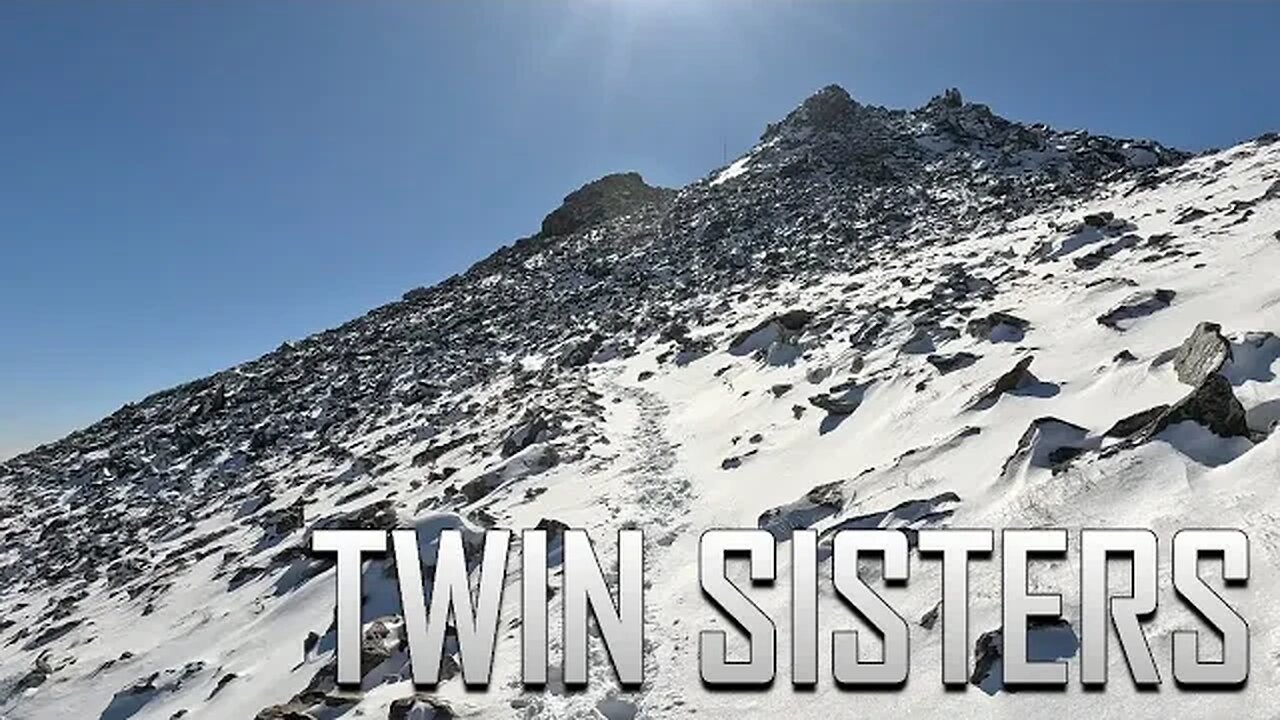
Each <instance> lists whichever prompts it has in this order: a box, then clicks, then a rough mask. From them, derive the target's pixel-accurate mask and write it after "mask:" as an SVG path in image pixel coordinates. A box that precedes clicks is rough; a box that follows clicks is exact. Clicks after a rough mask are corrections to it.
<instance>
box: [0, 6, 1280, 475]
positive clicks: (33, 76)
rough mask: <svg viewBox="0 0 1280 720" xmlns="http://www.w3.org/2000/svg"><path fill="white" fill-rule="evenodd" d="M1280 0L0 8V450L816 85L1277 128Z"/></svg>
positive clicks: (271, 337) (1195, 133)
mask: <svg viewBox="0 0 1280 720" xmlns="http://www.w3.org/2000/svg"><path fill="white" fill-rule="evenodd" d="M1277 29H1280V4H1276V3H1264V2H1249V3H1236V4H1231V3H1223V2H1205V3H1191V2H1172V3H1168V4H1158V3H1155V2H1133V3H1124V4H1122V3H1117V2H1076V3H1066V2H1063V3H1045V2H1011V3H1004V4H987V3H977V2H958V1H955V0H950V1H947V2H938V3H929V4H925V3H901V2H886V3H880V4H877V3H871V2H858V1H854V2H845V3H823V2H818V1H817V0H810V1H807V2H792V3H787V4H782V3H766V2H747V1H738V2H728V1H720V2H713V1H711V0H696V1H695V0H679V1H677V0H614V1H612V2H609V1H606V0H577V1H574V2H567V1H561V2H553V1H551V0H539V1H537V2H525V1H523V0H521V1H514V0H513V1H511V2H502V3H499V2H480V1H475V0H472V1H468V2H463V1H462V0H458V1H455V2H434V1H431V0H419V1H416V2H403V3H402V2H390V1H388V0H380V1H378V2H365V1H363V0H362V1H359V2H356V1H352V2H347V3H337V2H325V1H319V2H281V1H277V2H269V3H268V2H261V3H252V4H251V3H248V2H230V1H225V0H218V1H217V2H213V1H207V2H143V1H134V2H98V1H95V2H84V3H72V2H57V3H49V2H44V1H43V0H39V1H24V0H6V2H4V3H0V164H2V165H0V167H2V169H0V457H3V456H5V455H8V454H11V453H13V452H15V451H18V450H21V449H24V448H27V447H30V446H32V445H34V444H36V443H38V442H41V441H45V440H49V439H54V438H56V437H59V436H61V435H62V434H64V433H65V432H67V431H70V430H72V429H74V428H76V427H79V426H82V425H85V424H88V423H90V422H92V421H94V420H96V419H97V418H99V417H101V416H103V415H105V414H107V413H109V412H110V411H112V410H114V409H115V408H117V407H119V406H120V405H121V404H123V403H124V402H126V401H129V400H134V399H138V398H140V397H142V396H143V395H145V394H147V393H149V392H152V391H155V390H158V389H162V388H164V387H168V386H171V385H173V384H176V383H179V382H183V381H186V380H189V379H193V378H195V377H199V376H202V375H205V374H208V373H210V372H213V371H216V370H219V369H222V368H224V367H227V366H229V365H232V364H235V363H237V362H240V361H243V360H247V359H250V358H253V357H256V356H257V355H259V354H261V353H263V352H266V351H269V350H271V349H273V348H274V347H276V346H277V345H279V344H280V342H281V341H283V340H286V339H291V338H299V337H302V336H305V335H307V334H309V333H312V332H315V331H319V330H322V329H325V328H327V327H331V326H333V325H336V324H338V323H340V322H342V321H345V320H347V319H350V318H352V317H355V316H357V315H359V314H361V313H363V312H364V311H366V310H368V309H370V308H372V307H374V306H376V305H379V304H382V303H384V302H387V301H390V300H393V299H395V298H397V297H399V295H400V294H401V293H402V292H403V291H405V290H406V289H408V288H411V287H415V286H418V285H424V284H431V283H433V282H435V281H438V280H440V279H442V278H444V277H447V276H448V275H450V274H452V273H454V272H457V271H460V270H463V269H465V268H466V267H467V266H468V265H470V264H471V263H472V262H474V261H475V260H478V259H480V258H481V257H483V256H485V255H486V254H488V253H489V252H490V251H492V250H493V249H495V248H497V247H498V246H500V245H503V244H507V243H509V242H511V241H512V240H513V239H515V238H516V237H519V236H521V235H524V234H528V233H530V232H532V231H534V230H535V229H536V228H537V226H538V223H539V221H540V220H541V218H542V216H543V215H544V214H545V213H546V212H548V211H549V210H551V209H552V208H553V207H555V206H556V205H557V204H558V202H559V200H560V198H561V197H563V196H564V194H565V193H567V192H568V191H570V190H572V189H574V188H576V187H577V186H578V185H580V184H582V183H583V182H585V181H587V180H590V179H592V178H594V177H597V176H599V175H602V174H604V173H607V172H611V171H616V170H625V169H636V170H639V171H640V172H641V173H642V174H643V175H644V176H645V177H646V178H647V179H649V180H650V181H651V182H657V183H661V184H666V185H679V184H682V183H685V182H688V181H690V180H692V179H695V178H697V177H700V176H702V175H704V174H706V173H707V172H709V171H711V170H712V169H714V168H715V167H716V166H718V165H720V164H721V156H722V146H724V145H727V147H728V150H729V154H730V155H731V156H732V155H734V154H736V153H740V152H742V151H744V150H745V149H747V148H748V147H750V145H751V144H752V143H753V142H754V140H755V139H756V138H757V137H758V136H759V134H760V132H761V130H762V129H763V128H764V125H765V124H766V123H767V122H770V121H772V120H776V119H778V118H780V117H781V116H782V115H784V114H785V113H786V112H787V111H788V110H789V109H791V108H792V107H793V106H794V105H795V104H797V103H798V102H799V101H800V100H801V99H803V97H804V96H805V95H807V94H808V93H809V92H811V91H813V90H815V89H817V88H818V87H820V86H822V85H825V84H828V83H832V82H836V83H839V84H841V85H843V86H844V87H845V88H847V89H848V90H849V91H850V92H851V93H852V94H853V95H854V96H855V97H856V98H858V99H860V100H863V101H865V102H871V103H876V104H882V105H888V106H903V107H905V106H917V105H919V104H922V103H923V102H925V101H926V100H927V99H928V98H929V97H930V96H932V95H934V94H936V93H937V92H939V91H941V90H942V89H943V88H945V87H948V86H957V87H959V88H961V89H962V90H963V91H964V93H965V95H966V97H968V98H970V99H973V100H977V101H980V102H986V103H988V104H990V105H991V106H992V107H993V108H994V109H995V110H996V111H997V112H999V113H1001V114H1003V115H1005V116H1007V117H1011V118H1014V119H1021V120H1032V121H1035V120H1042V121H1047V122H1050V123H1052V124H1054V125H1059V126H1065V127H1086V128H1089V129H1091V130H1095V131H1100V132H1106V133H1111V134H1119V135H1130V136H1141V137H1154V138H1156V139H1158V140H1161V141H1164V142H1166V143H1170V144H1174V145H1178V146H1182V147H1185V148H1191V149H1199V148H1204V147H1207V146H1225V145H1229V144H1232V143H1234V142H1237V141H1240V140H1243V139H1246V138H1249V137H1252V136H1256V135H1258V134H1260V133H1262V132H1264V131H1267V130H1277V129H1280V76H1278V75H1277V74H1276V68H1277V66H1278V64H1280V55H1277V52H1276V47H1277V36H1276V32H1277Z"/></svg>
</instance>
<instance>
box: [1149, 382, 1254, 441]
mask: <svg viewBox="0 0 1280 720" xmlns="http://www.w3.org/2000/svg"><path fill="white" fill-rule="evenodd" d="M1186 421H1191V422H1195V423H1199V424H1200V425H1203V426H1204V427H1206V428H1208V429H1209V430H1210V431H1212V432H1213V433H1214V434H1215V435H1218V436H1221V437H1243V438H1247V437H1250V432H1249V426H1248V424H1247V423H1246V422H1245V410H1244V406H1243V405H1241V404H1240V401H1239V400H1238V399H1236V396H1235V393H1234V392H1233V391H1232V390H1231V383H1230V382H1229V381H1228V380H1227V379H1226V378H1225V377H1223V376H1222V375H1220V374H1217V373H1214V374H1213V375H1210V376H1209V377H1207V378H1205V379H1204V382H1202V383H1201V384H1200V386H1199V387H1197V388H1196V389H1195V390H1194V391H1192V393H1191V394H1190V395H1188V396H1186V397H1184V398H1183V399H1181V400H1179V401H1178V402H1176V403H1174V404H1173V405H1172V406H1170V407H1169V409H1168V410H1165V411H1164V412H1163V413H1160V415H1158V416H1157V417H1156V419H1155V420H1153V421H1152V423H1151V425H1150V426H1148V427H1147V428H1146V429H1144V430H1143V432H1142V433H1141V434H1142V435H1143V436H1145V437H1150V436H1153V435H1156V434H1158V433H1160V432H1161V431H1163V430H1164V429H1165V428H1168V427H1169V426H1170V425H1176V424H1178V423H1180V422H1186Z"/></svg>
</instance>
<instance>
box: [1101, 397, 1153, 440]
mask: <svg viewBox="0 0 1280 720" xmlns="http://www.w3.org/2000/svg"><path fill="white" fill-rule="evenodd" d="M1168 409H1169V406H1168V405H1157V406H1156V407H1153V408H1150V409H1148V410H1143V411H1141V412H1137V413H1134V414H1133V415H1129V416H1128V417H1124V418H1121V419H1119V420H1117V421H1116V423H1115V424H1114V425H1112V426H1111V427H1110V428H1108V429H1107V431H1106V432H1105V433H1103V435H1104V436H1105V437H1109V438H1121V439H1123V438H1127V437H1130V436H1132V435H1133V434H1134V433H1136V432H1138V431H1139V430H1141V429H1143V428H1145V427H1147V426H1148V425H1150V424H1151V423H1153V422H1155V419H1156V418H1158V417H1160V416H1161V415H1162V414H1164V412H1165V411H1166V410H1168Z"/></svg>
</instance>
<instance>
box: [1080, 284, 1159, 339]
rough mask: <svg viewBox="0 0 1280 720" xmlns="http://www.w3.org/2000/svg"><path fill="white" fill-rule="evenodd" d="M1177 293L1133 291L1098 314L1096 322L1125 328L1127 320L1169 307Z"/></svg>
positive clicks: (1111, 326)
mask: <svg viewBox="0 0 1280 720" xmlns="http://www.w3.org/2000/svg"><path fill="white" fill-rule="evenodd" d="M1176 296H1177V293H1176V292H1174V291H1173V290H1163V289H1160V290H1143V291H1142V292H1137V293H1134V294H1132V295H1130V296H1128V297H1126V298H1125V299H1124V300H1122V301H1121V302H1120V303H1119V304H1118V305H1116V306H1115V307H1113V308H1111V309H1110V310H1108V311H1107V312H1105V313H1103V314H1102V315H1099V316H1098V324H1099V325H1102V326H1104V327H1109V328H1111V329H1112V330H1120V331H1123V330H1125V329H1127V326H1128V321H1129V320H1134V319H1137V318H1140V317H1145V316H1147V315H1150V314H1152V313H1154V312H1158V311H1160V310H1163V309H1165V308H1167V307H1169V304H1170V303H1172V302H1173V298H1174V297H1176Z"/></svg>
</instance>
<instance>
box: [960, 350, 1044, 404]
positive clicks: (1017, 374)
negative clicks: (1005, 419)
mask: <svg viewBox="0 0 1280 720" xmlns="http://www.w3.org/2000/svg"><path fill="white" fill-rule="evenodd" d="M1034 359H1035V357H1034V356H1032V355H1028V356H1026V357H1024V358H1022V359H1021V360H1019V361H1018V364H1017V365H1014V366H1013V369H1012V370H1010V371H1008V372H1006V373H1005V374H1003V375H1001V376H1000V377H998V378H996V379H995V380H994V381H992V382H991V383H988V384H987V385H986V386H985V387H983V388H982V390H980V391H978V393H977V394H976V395H974V396H973V399H972V400H970V401H969V403H968V404H967V405H965V409H966V410H985V409H987V408H989V407H991V406H992V405H994V404H995V403H996V401H997V400H999V399H1000V396H1001V395H1004V394H1005V393H1007V392H1012V391H1014V390H1017V389H1019V388H1024V387H1030V386H1033V385H1036V384H1038V383H1039V382H1040V379H1039V378H1037V377H1036V376H1035V375H1033V374H1032V373H1031V371H1030V370H1028V369H1027V368H1029V367H1031V361H1032V360H1034Z"/></svg>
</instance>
